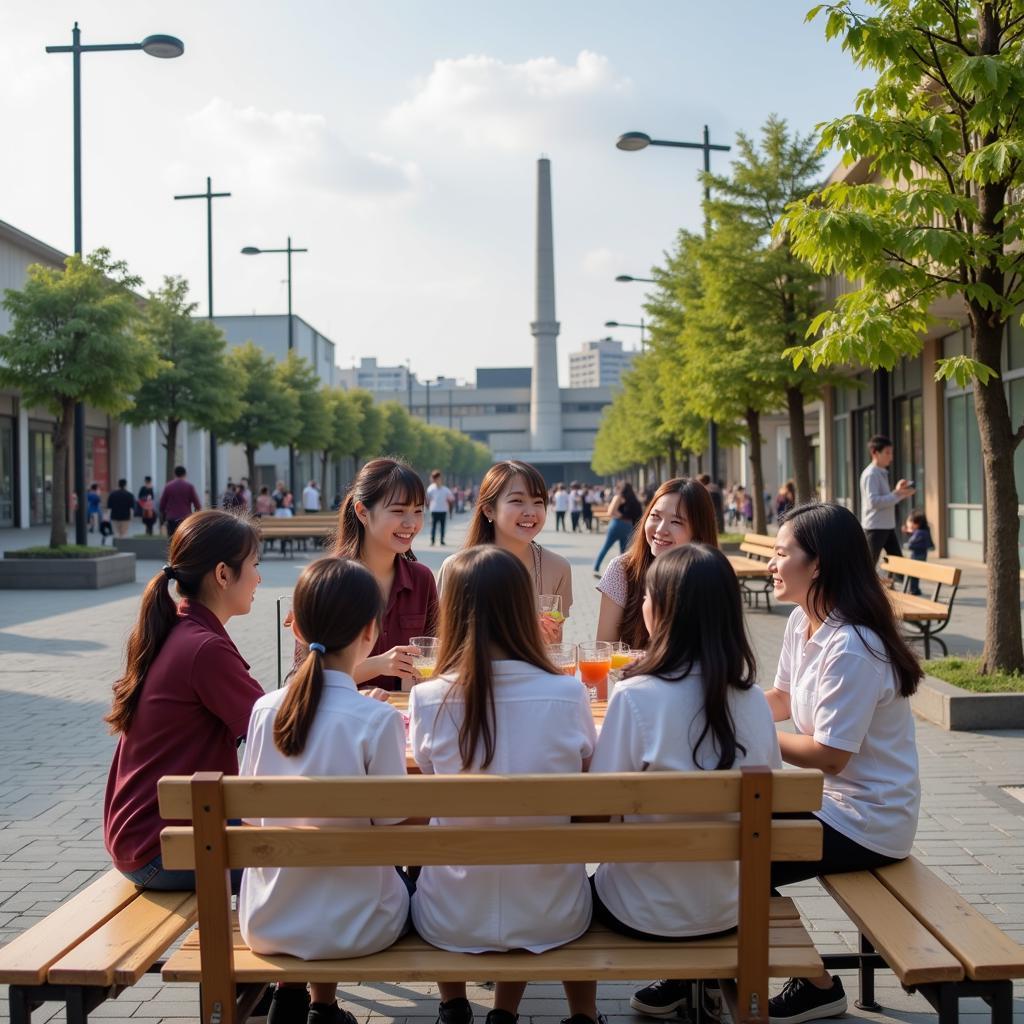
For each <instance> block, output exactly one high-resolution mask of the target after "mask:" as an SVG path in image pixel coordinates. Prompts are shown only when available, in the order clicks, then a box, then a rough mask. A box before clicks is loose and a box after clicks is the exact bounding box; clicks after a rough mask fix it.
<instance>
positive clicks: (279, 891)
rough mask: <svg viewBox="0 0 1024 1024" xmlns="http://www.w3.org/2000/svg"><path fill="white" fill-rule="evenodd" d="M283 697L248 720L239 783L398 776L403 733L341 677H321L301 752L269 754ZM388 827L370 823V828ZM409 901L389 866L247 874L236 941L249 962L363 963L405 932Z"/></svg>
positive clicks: (318, 821)
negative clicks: (262, 958) (271, 958)
mask: <svg viewBox="0 0 1024 1024" xmlns="http://www.w3.org/2000/svg"><path fill="white" fill-rule="evenodd" d="M287 693H288V689H287V687H285V688H283V689H280V690H275V691H274V692H273V693H268V694H267V695H266V696H264V697H261V698H260V699H259V700H258V701H257V702H256V704H255V706H254V707H253V710H252V717H251V718H250V720H249V732H248V735H247V736H246V740H245V754H244V755H243V757H242V764H241V767H240V769H239V774H241V775H313V776H324V775H404V774H405V724H404V722H403V721H402V716H401V714H400V713H399V712H398V711H397V710H396V709H395V708H393V707H391V706H390V705H388V704H384V703H381V702H380V701H377V700H373V699H372V698H370V697H365V696H363V695H362V694H361V693H359V691H358V690H357V689H356V684H355V682H353V680H352V678H351V676H348V675H346V674H345V673H344V672H334V671H326V672H324V688H323V694H322V696H321V698H320V705H319V707H318V708H317V710H316V716H315V717H314V719H313V725H312V727H311V728H310V731H309V737H308V739H307V740H306V746H305V749H304V750H303V751H302V753H301V754H298V755H297V756H295V757H285V755H284V754H282V753H281V752H280V751H279V750H278V749H277V747H276V746H274V718H275V716H276V714H277V710H278V708H279V707H280V706H281V703H282V702H283V701H284V698H285V695H286V694H287ZM394 823H395V821H394V819H374V820H373V824H375V825H389V824H394ZM251 824H255V825H289V826H291V825H368V824H370V821H369V819H367V818H288V819H281V820H276V819H268V818H257V819H254V820H252V821H251ZM408 915H409V893H408V890H407V889H406V887H405V884H404V883H403V882H402V880H401V878H399V877H398V872H397V871H396V870H395V869H394V868H393V867H389V866H383V867H353V868H349V867H341V868H246V870H245V872H244V873H243V875H242V889H241V892H240V893H239V896H238V923H239V925H240V927H241V931H242V937H243V938H244V939H245V941H246V942H247V943H248V944H249V946H250V948H251V949H253V950H254V951H255V952H257V953H267V954H270V953H287V954H289V955H291V956H297V957H301V958H302V959H303V960H316V959H321V958H330V957H353V956H365V955H367V954H369V953H376V952H378V951H379V950H381V949H385V948H386V947H388V946H390V945H391V944H392V943H393V942H394V941H395V940H396V939H398V938H399V937H400V936H401V934H402V932H403V930H404V929H405V925H406V922H407V920H408Z"/></svg>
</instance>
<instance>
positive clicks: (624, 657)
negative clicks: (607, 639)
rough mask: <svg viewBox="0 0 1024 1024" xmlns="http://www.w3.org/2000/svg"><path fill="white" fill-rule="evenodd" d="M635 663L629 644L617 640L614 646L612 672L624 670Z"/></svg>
mask: <svg viewBox="0 0 1024 1024" xmlns="http://www.w3.org/2000/svg"><path fill="white" fill-rule="evenodd" d="M632 661H633V651H632V648H631V647H630V646H629V644H624V643H623V642H622V641H621V640H616V641H615V643H613V644H612V670H613V671H615V670H617V669H624V668H625V667H626V666H627V665H629V664H630V663H631V662H632Z"/></svg>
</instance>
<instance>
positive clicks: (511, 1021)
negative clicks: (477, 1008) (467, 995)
mask: <svg viewBox="0 0 1024 1024" xmlns="http://www.w3.org/2000/svg"><path fill="white" fill-rule="evenodd" d="M517 1020H519V1014H518V1013H509V1012H508V1010H490V1011H488V1013H487V1024H516V1021H517Z"/></svg>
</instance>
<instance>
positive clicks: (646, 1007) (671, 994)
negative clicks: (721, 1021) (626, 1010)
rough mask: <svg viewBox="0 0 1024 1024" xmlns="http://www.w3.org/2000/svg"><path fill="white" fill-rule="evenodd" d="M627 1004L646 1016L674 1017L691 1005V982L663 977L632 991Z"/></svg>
mask: <svg viewBox="0 0 1024 1024" xmlns="http://www.w3.org/2000/svg"><path fill="white" fill-rule="evenodd" d="M629 1005H630V1006H631V1007H632V1008H633V1009H634V1010H636V1012H637V1013H644V1014H646V1015H647V1016H648V1017H674V1016H675V1015H676V1014H677V1013H678V1012H679V1011H680V1010H684V1011H685V1010H689V1009H690V1008H691V1007H692V1006H693V982H692V981H676V980H673V979H670V978H669V979H664V980H662V981H656V982H654V983H653V984H651V985H648V986H647V988H642V989H640V990H639V991H637V992H634V993H633V995H632V997H631V998H630V1000H629Z"/></svg>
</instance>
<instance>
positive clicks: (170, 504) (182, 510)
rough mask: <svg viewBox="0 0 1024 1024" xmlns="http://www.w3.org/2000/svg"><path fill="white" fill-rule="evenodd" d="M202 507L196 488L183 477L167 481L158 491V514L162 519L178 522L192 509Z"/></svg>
mask: <svg viewBox="0 0 1024 1024" xmlns="http://www.w3.org/2000/svg"><path fill="white" fill-rule="evenodd" d="M202 507H203V503H202V502H201V501H200V500H199V495H198V494H196V489H195V488H194V487H193V486H192V485H191V484H190V483H189V482H188V481H187V480H186V479H185V478H184V477H181V476H179V477H175V478H174V479H173V480H170V481H168V482H167V483H166V484H165V485H164V489H163V490H162V491H161V492H160V515H162V516H163V517H164V519H173V520H174V521H175V522H179V521H180V520H182V519H185V518H187V517H188V516H190V515H191V514H192V511H193V509H194V510H195V511H196V512H198V511H199V509H201V508H202Z"/></svg>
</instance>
